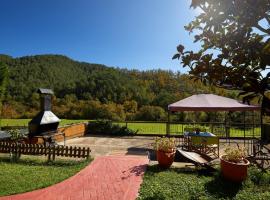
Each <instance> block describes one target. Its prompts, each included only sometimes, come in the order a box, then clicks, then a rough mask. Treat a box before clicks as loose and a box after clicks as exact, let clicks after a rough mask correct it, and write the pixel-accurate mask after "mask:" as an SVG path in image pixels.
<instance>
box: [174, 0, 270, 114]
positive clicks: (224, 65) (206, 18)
mask: <svg viewBox="0 0 270 200" xmlns="http://www.w3.org/2000/svg"><path fill="white" fill-rule="evenodd" d="M190 7H191V8H193V9H198V10H200V14H199V15H198V16H197V17H195V19H194V20H193V21H191V22H190V23H189V24H188V25H187V26H186V27H185V29H186V30H187V31H189V33H191V34H193V36H194V42H195V43H196V42H197V43H200V44H201V48H200V50H199V51H196V52H195V51H191V50H186V49H185V47H184V46H183V45H179V46H178V47H177V51H178V53H177V54H175V55H174V56H173V59H179V60H180V62H181V64H182V65H183V67H188V68H189V74H190V75H191V76H192V77H193V78H194V79H201V80H202V81H203V82H204V83H207V84H213V85H216V86H219V87H223V88H230V89H237V90H240V91H241V92H240V93H239V95H241V96H242V97H243V100H244V101H246V102H249V101H250V100H251V99H254V98H258V97H259V100H260V102H261V104H262V108H263V111H267V112H269V111H270V109H269V108H270V100H269V99H268V98H267V92H268V91H269V88H270V80H269V77H270V72H269V65H270V0H260V1H254V0H192V2H191V6H190Z"/></svg>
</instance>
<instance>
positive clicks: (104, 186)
mask: <svg viewBox="0 0 270 200" xmlns="http://www.w3.org/2000/svg"><path fill="white" fill-rule="evenodd" d="M147 164H148V159H147V157H146V156H144V157H142V156H124V155H111V156H102V157H98V158H96V159H95V160H94V161H93V162H92V163H91V164H90V165H89V166H87V167H86V168H85V169H83V170H82V171H80V172H79V173H78V174H76V175H75V176H73V177H71V178H69V179H67V180H65V181H63V182H61V183H58V184H56V185H53V186H50V187H47V188H43V189H39V190H35V191H32V192H27V193H23V194H18V195H12V196H6V197H2V198H1V197H0V200H22V199H23V200H56V199H57V200H73V199H74V200H87V199H89V200H96V199H97V200H121V199H123V200H131V199H132V200H134V199H136V197H137V196H138V190H139V187H140V184H141V182H142V176H143V174H144V172H145V170H146V166H147Z"/></svg>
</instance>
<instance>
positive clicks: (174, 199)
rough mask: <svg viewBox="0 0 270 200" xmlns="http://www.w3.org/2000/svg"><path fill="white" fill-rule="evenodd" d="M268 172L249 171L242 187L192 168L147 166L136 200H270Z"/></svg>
mask: <svg viewBox="0 0 270 200" xmlns="http://www.w3.org/2000/svg"><path fill="white" fill-rule="evenodd" d="M269 184H270V172H269V171H268V172H266V173H264V172H261V171H260V170H258V169H257V168H255V167H251V168H250V169H249V178H248V179H247V180H246V181H245V182H243V183H242V184H238V183H232V182H228V181H226V180H224V179H223V178H222V177H221V176H220V174H219V173H216V174H209V173H208V174H207V173H206V172H202V171H196V170H192V169H189V170H187V169H175V168H172V169H168V170H161V169H160V168H158V166H157V165H155V166H149V167H148V169H147V171H146V173H145V175H144V179H143V183H142V185H141V188H140V192H139V197H138V200H143V199H144V200H150V199H153V200H161V199H162V200H178V199H179V200H193V199H194V200H196V199H198V200H199V199H201V200H206V199H208V200H215V199H222V200H226V199H228V200H229V199H234V200H267V199H270V187H269Z"/></svg>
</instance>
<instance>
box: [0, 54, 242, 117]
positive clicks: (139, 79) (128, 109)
mask: <svg viewBox="0 0 270 200" xmlns="http://www.w3.org/2000/svg"><path fill="white" fill-rule="evenodd" d="M0 62H2V63H4V64H6V65H7V66H8V69H9V72H8V74H9V76H8V83H7V89H6V93H5V96H4V101H3V107H2V116H1V117H2V118H32V117H33V116H34V115H35V114H37V112H38V111H39V109H40V108H39V106H40V99H39V94H38V93H37V89H38V88H51V89H53V91H54V96H53V112H54V113H55V114H56V115H57V116H58V117H60V118H66V119H110V120H117V121H123V120H136V121H164V120H166V119H167V112H166V111H167V106H168V104H170V103H173V102H175V101H178V100H181V99H183V98H186V97H188V96H190V95H192V94H198V93H213V94H217V95H222V96H227V97H231V98H237V94H238V93H237V92H236V91H226V90H224V89H221V88H217V87H211V86H206V85H204V84H202V83H201V82H199V81H197V82H194V81H193V80H191V79H190V77H189V75H187V74H181V73H180V72H172V71H165V70H149V71H138V70H128V69H122V68H121V69H120V68H115V67H107V66H105V65H100V64H90V63H85V62H77V61H74V60H72V59H70V58H68V57H66V56H62V55H37V56H26V57H20V58H12V57H10V56H8V55H0ZM179 68H180V67H179ZM177 118H178V119H177V120H183V121H190V120H191V117H190V114H185V113H182V114H181V115H178V116H177ZM199 118H200V120H201V121H207V120H209V114H208V113H202V114H200V116H199Z"/></svg>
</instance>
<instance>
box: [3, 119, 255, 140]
mask: <svg viewBox="0 0 270 200" xmlns="http://www.w3.org/2000/svg"><path fill="white" fill-rule="evenodd" d="M29 121H30V119H2V120H1V126H28V122H29ZM87 121H90V120H84V119H78V120H72V119H61V123H60V126H63V125H67V124H72V123H79V122H87ZM115 124H119V125H121V126H126V123H124V122H120V123H115ZM127 125H128V128H129V129H131V130H134V131H138V133H140V134H161V135H165V134H166V123H164V122H160V123H158V122H156V123H154V122H128V124H127ZM187 126H189V125H186V124H171V125H170V133H171V134H182V133H183V131H184V129H185V127H187ZM205 128H206V130H207V131H210V132H213V133H214V134H216V135H218V136H225V135H224V131H220V130H219V128H218V127H216V128H214V129H213V131H212V130H211V128H210V127H207V126H206V127H205ZM253 134H254V136H260V128H255V129H254V132H253V129H249V130H247V131H246V132H245V135H246V136H253ZM230 136H232V137H243V136H244V131H243V130H241V129H237V128H233V127H231V128H230Z"/></svg>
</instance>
